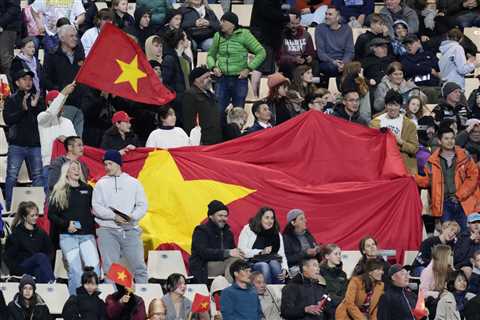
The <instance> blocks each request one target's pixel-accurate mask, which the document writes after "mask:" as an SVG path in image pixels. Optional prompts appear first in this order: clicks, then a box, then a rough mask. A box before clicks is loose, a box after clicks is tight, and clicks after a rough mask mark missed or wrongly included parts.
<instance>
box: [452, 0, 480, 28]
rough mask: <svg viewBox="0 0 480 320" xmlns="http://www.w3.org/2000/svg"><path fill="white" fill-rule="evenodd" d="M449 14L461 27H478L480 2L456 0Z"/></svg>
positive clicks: (479, 22)
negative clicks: (453, 16)
mask: <svg viewBox="0 0 480 320" xmlns="http://www.w3.org/2000/svg"><path fill="white" fill-rule="evenodd" d="M456 2H457V3H456V4H455V5H456V6H455V7H454V8H453V10H452V12H450V14H452V15H455V17H456V19H455V20H456V22H457V23H458V24H459V25H460V27H461V28H468V27H480V4H479V2H478V1H477V0H458V1H456Z"/></svg>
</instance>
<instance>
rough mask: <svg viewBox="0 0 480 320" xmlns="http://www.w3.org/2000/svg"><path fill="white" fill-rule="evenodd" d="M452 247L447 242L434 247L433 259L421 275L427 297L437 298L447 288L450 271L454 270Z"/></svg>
mask: <svg viewBox="0 0 480 320" xmlns="http://www.w3.org/2000/svg"><path fill="white" fill-rule="evenodd" d="M452 262H453V259H452V248H450V246H448V245H446V244H438V245H436V246H435V247H433V250H432V261H430V263H429V264H428V266H427V267H426V268H425V269H423V271H422V273H421V275H420V289H422V290H423V291H424V292H425V297H426V298H428V297H433V298H434V299H436V298H437V297H438V296H439V294H440V293H441V292H442V291H443V289H444V288H445V284H446V282H447V275H448V272H450V271H452V270H453V269H452V266H451V264H452Z"/></svg>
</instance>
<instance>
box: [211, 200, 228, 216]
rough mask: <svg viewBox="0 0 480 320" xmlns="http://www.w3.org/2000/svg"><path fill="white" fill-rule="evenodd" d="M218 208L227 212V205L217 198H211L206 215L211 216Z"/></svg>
mask: <svg viewBox="0 0 480 320" xmlns="http://www.w3.org/2000/svg"><path fill="white" fill-rule="evenodd" d="M220 210H226V211H227V212H228V207H227V206H226V205H224V204H223V202H221V201H218V200H212V202H210V203H209V204H208V215H209V216H211V215H212V214H214V213H216V212H218V211H220Z"/></svg>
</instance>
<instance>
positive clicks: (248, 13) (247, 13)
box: [232, 4, 253, 27]
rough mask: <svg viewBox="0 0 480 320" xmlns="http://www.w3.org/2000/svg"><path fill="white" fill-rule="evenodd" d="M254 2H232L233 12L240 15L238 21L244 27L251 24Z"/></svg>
mask: <svg viewBox="0 0 480 320" xmlns="http://www.w3.org/2000/svg"><path fill="white" fill-rule="evenodd" d="M252 9H253V4H232V12H233V13H235V14H236V15H237V16H238V22H239V24H240V25H241V26H243V27H249V26H250V19H251V18H252Z"/></svg>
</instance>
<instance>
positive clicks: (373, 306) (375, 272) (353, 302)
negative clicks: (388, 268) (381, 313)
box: [335, 260, 384, 320]
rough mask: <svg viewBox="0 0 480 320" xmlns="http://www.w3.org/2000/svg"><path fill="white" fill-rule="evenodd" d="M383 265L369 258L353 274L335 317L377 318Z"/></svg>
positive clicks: (339, 319)
mask: <svg viewBox="0 0 480 320" xmlns="http://www.w3.org/2000/svg"><path fill="white" fill-rule="evenodd" d="M383 270H384V265H383V264H382V263H381V262H379V261H377V260H369V261H367V263H366V265H365V269H364V271H363V272H362V273H361V274H360V275H357V276H353V277H352V278H351V279H350V282H349V283H348V287H347V292H346V294H345V299H343V301H342V303H340V305H339V306H338V308H337V311H336V312H335V319H338V320H341V319H349V318H350V316H349V315H351V317H352V318H353V319H364V318H367V319H377V311H378V302H379V300H380V297H381V296H382V294H383V282H382V276H383Z"/></svg>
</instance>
